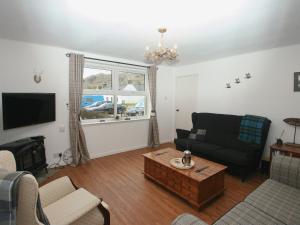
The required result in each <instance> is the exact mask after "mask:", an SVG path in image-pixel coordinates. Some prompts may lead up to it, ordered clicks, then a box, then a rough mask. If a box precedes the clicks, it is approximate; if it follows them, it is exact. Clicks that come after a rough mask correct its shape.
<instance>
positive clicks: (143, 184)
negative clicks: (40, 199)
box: [46, 144, 266, 225]
mask: <svg viewBox="0 0 300 225" xmlns="http://www.w3.org/2000/svg"><path fill="white" fill-rule="evenodd" d="M164 147H174V146H173V144H164V145H162V146H161V147H160V148H164ZM150 151H153V150H152V149H149V148H145V149H139V150H134V151H130V152H125V153H120V154H116V155H112V156H106V157H102V158H97V159H93V160H91V161H90V162H89V163H87V164H85V165H81V166H78V167H76V168H74V167H65V168H63V169H61V170H59V171H58V172H57V173H56V174H55V175H53V176H52V177H51V178H49V179H48V180H47V181H46V182H49V181H51V180H53V179H55V178H58V177H61V176H65V175H66V176H69V177H71V179H72V180H73V182H74V183H75V184H76V185H78V186H80V187H84V188H86V189H87V190H89V191H90V192H92V193H93V194H95V195H97V196H99V197H102V198H103V199H104V200H105V201H106V202H107V203H108V204H109V206H110V212H111V224H112V225H170V224H171V221H172V220H173V219H174V218H175V217H176V216H178V215H179V214H181V213H184V212H188V213H192V214H194V215H196V216H198V217H200V218H201V219H202V220H204V221H205V222H207V223H209V224H211V223H213V222H214V221H215V220H217V219H218V218H219V217H220V216H222V215H223V214H225V213H226V212H227V211H228V210H229V209H231V208H232V207H233V206H234V205H236V204H237V203H238V202H240V201H242V200H243V199H244V198H245V197H246V196H247V195H248V194H249V193H250V192H251V191H253V190H254V189H255V188H256V187H257V186H259V185H260V184H261V183H262V182H263V181H264V180H265V179H266V178H265V177H263V176H262V175H259V174H256V175H254V176H253V177H251V178H249V179H248V180H246V181H245V182H244V183H242V182H241V180H240V179H239V178H238V177H234V176H231V175H226V177H225V187H226V191H225V193H224V194H223V195H222V196H220V197H219V198H217V199H215V200H214V201H212V202H211V203H209V204H208V205H207V206H206V207H204V208H203V209H201V210H200V211H197V210H195V209H193V208H192V207H191V206H190V205H189V204H188V203H187V202H185V201H184V200H182V199H181V198H179V197H177V196H176V195H174V194H172V193H171V192H169V191H166V190H165V189H164V188H162V187H161V186H159V185H157V184H155V183H153V182H152V181H151V180H148V179H147V178H145V177H144V175H143V157H142V154H143V153H146V152H150Z"/></svg>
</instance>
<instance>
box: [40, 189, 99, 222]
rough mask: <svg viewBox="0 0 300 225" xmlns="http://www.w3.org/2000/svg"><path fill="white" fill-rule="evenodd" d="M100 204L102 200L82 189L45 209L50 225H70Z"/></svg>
mask: <svg viewBox="0 0 300 225" xmlns="http://www.w3.org/2000/svg"><path fill="white" fill-rule="evenodd" d="M99 204H100V200H99V199H98V198H97V197H96V196H94V195H92V194H91V193H89V192H88V191H86V190H85V189H83V188H80V189H78V190H76V191H74V192H72V193H70V194H68V195H66V196H64V197H63V198H61V199H59V200H57V201H56V202H54V203H52V204H50V205H48V206H47V207H45V208H44V212H45V214H46V215H47V217H48V219H49V221H50V224H55V225H68V224H71V223H73V222H75V221H76V220H78V219H79V218H80V217H82V216H84V215H85V214H87V213H88V212H90V211H91V210H93V209H94V208H95V207H97V206H98V205H99Z"/></svg>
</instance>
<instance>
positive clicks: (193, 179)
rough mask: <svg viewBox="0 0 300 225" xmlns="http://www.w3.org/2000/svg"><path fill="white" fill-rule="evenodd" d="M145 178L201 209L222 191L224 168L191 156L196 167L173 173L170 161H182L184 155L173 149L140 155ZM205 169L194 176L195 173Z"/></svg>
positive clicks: (177, 170) (176, 170)
mask: <svg viewBox="0 0 300 225" xmlns="http://www.w3.org/2000/svg"><path fill="white" fill-rule="evenodd" d="M143 156H144V174H145V176H146V177H148V178H150V179H152V180H154V181H156V182H157V183H159V184H161V185H162V186H164V187H165V188H167V189H168V190H170V191H172V192H174V193H176V194H177V195H179V196H180V197H182V198H184V199H185V200H187V201H188V202H189V203H190V204H191V205H193V206H195V207H196V208H198V209H199V208H200V207H201V206H203V205H204V204H205V203H207V202H208V201H210V200H212V199H213V198H215V197H216V196H218V195H220V194H222V193H223V191H224V175H225V170H226V168H227V167H226V166H223V165H221V164H218V163H215V162H211V161H209V160H206V159H202V158H200V157H196V156H192V160H194V161H195V166H194V167H193V168H191V169H188V170H181V169H176V168H174V167H173V166H171V165H170V160H171V159H173V158H181V157H182V156H183V152H180V151H177V150H175V149H172V148H165V149H161V150H158V151H154V152H150V153H146V154H143ZM205 167H207V168H206V169H204V170H202V171H200V172H196V171H197V169H201V168H205Z"/></svg>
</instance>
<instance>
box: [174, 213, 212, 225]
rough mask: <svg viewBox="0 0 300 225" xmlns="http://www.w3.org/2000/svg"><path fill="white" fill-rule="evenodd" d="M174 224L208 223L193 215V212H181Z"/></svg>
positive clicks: (194, 224) (205, 224) (198, 224)
mask: <svg viewBox="0 0 300 225" xmlns="http://www.w3.org/2000/svg"><path fill="white" fill-rule="evenodd" d="M172 225H208V224H207V223H205V222H204V221H202V220H201V219H199V218H197V217H195V216H193V215H191V214H187V213H184V214H181V215H180V216H178V217H177V218H176V219H175V220H174V221H173V222H172Z"/></svg>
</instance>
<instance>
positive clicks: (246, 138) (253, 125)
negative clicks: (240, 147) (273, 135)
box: [239, 115, 266, 145]
mask: <svg viewBox="0 0 300 225" xmlns="http://www.w3.org/2000/svg"><path fill="white" fill-rule="evenodd" d="M265 121H266V118H265V117H260V116H253V115H245V116H243V118H242V120H241V125H240V134H239V140H241V141H243V142H247V143H251V144H258V145H260V144H261V140H262V133H263V126H264V123H265Z"/></svg>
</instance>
